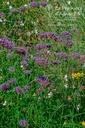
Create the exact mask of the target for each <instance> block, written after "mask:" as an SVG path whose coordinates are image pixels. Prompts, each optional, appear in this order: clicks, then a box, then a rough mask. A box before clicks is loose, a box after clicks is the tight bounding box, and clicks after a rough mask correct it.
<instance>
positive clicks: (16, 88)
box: [14, 86, 24, 94]
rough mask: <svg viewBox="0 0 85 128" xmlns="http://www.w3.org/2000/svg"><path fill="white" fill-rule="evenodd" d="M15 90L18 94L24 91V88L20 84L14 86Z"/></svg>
mask: <svg viewBox="0 0 85 128" xmlns="http://www.w3.org/2000/svg"><path fill="white" fill-rule="evenodd" d="M14 92H16V93H18V94H22V93H24V91H23V89H22V88H21V87H19V86H17V87H15V88H14Z"/></svg>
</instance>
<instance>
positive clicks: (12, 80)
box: [7, 78, 16, 84]
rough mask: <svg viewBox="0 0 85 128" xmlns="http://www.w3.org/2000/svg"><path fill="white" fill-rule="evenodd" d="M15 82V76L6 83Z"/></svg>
mask: <svg viewBox="0 0 85 128" xmlns="http://www.w3.org/2000/svg"><path fill="white" fill-rule="evenodd" d="M15 82H16V79H15V78H11V79H10V80H9V81H8V82H7V83H9V84H13V83H15Z"/></svg>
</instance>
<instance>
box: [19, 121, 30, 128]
mask: <svg viewBox="0 0 85 128" xmlns="http://www.w3.org/2000/svg"><path fill="white" fill-rule="evenodd" d="M18 125H19V126H23V127H27V128H28V126H29V124H28V122H27V121H26V120H20V121H19V123H18Z"/></svg>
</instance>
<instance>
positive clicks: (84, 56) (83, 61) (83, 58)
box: [78, 55, 85, 64]
mask: <svg viewBox="0 0 85 128" xmlns="http://www.w3.org/2000/svg"><path fill="white" fill-rule="evenodd" d="M78 62H79V63H81V64H82V63H85V55H82V56H81V57H80V58H79V59H78Z"/></svg>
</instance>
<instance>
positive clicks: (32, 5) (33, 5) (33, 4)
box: [29, 1, 38, 8]
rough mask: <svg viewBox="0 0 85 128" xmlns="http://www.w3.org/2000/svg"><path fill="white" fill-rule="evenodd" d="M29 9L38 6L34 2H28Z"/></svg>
mask: <svg viewBox="0 0 85 128" xmlns="http://www.w3.org/2000/svg"><path fill="white" fill-rule="evenodd" d="M29 5H30V7H33V8H35V7H37V6H38V4H37V2H35V1H33V2H30V4H29Z"/></svg>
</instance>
